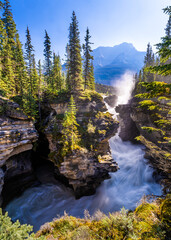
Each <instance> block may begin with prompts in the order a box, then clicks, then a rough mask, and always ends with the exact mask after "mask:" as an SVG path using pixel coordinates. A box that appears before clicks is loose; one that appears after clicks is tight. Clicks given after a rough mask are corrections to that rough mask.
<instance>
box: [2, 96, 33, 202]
mask: <svg viewBox="0 0 171 240" xmlns="http://www.w3.org/2000/svg"><path fill="white" fill-rule="evenodd" d="M0 106H1V113H0V196H1V192H2V188H3V184H4V177H5V176H6V174H7V173H9V172H10V170H11V172H13V173H12V174H13V175H19V174H22V173H25V170H24V169H25V167H24V161H23V162H22V163H20V164H19V162H18V161H17V158H15V159H13V161H10V160H9V159H10V158H11V157H13V156H16V155H18V154H21V153H23V152H28V151H29V150H31V149H32V148H33V143H34V142H35V141H36V140H37V131H36V129H35V127H34V123H33V122H32V121H31V120H29V119H28V117H27V116H26V115H25V114H24V113H23V112H22V111H21V110H19V105H18V104H16V103H13V102H10V101H9V100H6V99H1V98H0ZM21 165H23V166H22V168H21V171H20V167H21ZM25 165H26V163H25ZM26 169H27V170H26V171H28V168H26ZM29 171H30V168H29ZM1 202H2V201H1Z"/></svg>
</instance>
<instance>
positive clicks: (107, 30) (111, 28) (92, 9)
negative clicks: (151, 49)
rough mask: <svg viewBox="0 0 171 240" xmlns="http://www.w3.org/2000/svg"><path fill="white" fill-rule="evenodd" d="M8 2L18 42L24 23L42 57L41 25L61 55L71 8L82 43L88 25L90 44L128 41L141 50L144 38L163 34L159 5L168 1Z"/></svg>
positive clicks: (164, 20)
mask: <svg viewBox="0 0 171 240" xmlns="http://www.w3.org/2000/svg"><path fill="white" fill-rule="evenodd" d="M10 3H11V5H12V10H13V15H14V19H15V22H16V24H17V29H18V30H19V34H20V39H21V41H22V43H25V31H26V27H27V25H28V26H29V28H30V32H31V37H32V43H33V45H34V48H35V50H36V58H37V59H39V58H40V59H43V41H44V30H45V29H46V30H47V32H48V34H49V36H50V38H51V42H52V50H54V51H55V52H56V53H59V54H60V55H61V56H62V57H63V56H64V53H65V47H66V44H67V42H68V28H69V24H70V22H71V15H72V11H73V10H74V11H75V12H76V15H77V18H78V21H79V29H80V34H81V42H82V43H83V40H84V35H85V31H86V28H87V26H88V27H89V29H90V34H91V35H92V42H93V43H94V45H93V48H96V47H98V46H114V45H117V44H119V43H122V42H130V43H133V45H134V46H135V47H136V48H137V49H138V50H140V51H145V50H146V46H147V43H148V42H150V43H151V44H152V45H154V44H156V43H158V42H160V38H161V37H162V36H164V28H165V26H166V23H167V20H168V16H167V15H165V14H164V13H163V11H162V9H163V8H164V7H166V6H169V5H170V0H11V1H10Z"/></svg>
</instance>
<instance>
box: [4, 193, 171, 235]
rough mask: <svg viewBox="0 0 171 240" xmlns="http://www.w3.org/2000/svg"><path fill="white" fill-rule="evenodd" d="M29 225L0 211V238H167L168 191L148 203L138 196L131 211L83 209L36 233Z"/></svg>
mask: <svg viewBox="0 0 171 240" xmlns="http://www.w3.org/2000/svg"><path fill="white" fill-rule="evenodd" d="M31 230H32V227H31V226H27V225H20V224H19V222H18V221H17V222H16V223H12V222H11V220H10V218H9V217H8V216H7V214H6V215H5V216H3V215H2V212H0V239H3V240H6V239H8V240H13V239H17V240H20V239H21V240H22V239H29V240H33V239H49V240H52V239H58V240H65V239H66V240H67V239H68V240H71V239H73V240H76V239H79V240H80V239H81V240H83V239H84V240H95V239H97V240H98V239H99V240H101V239H106V240H107V239H108V240H109V239H117V240H123V239H125V240H131V239H132V240H133V239H137V240H138V239H141V240H152V239H153V240H162V239H163V240H164V239H170V238H169V236H170V235H169V234H170V231H171V195H168V196H167V197H166V199H161V198H159V199H157V200H155V201H153V202H151V203H149V202H148V201H146V200H142V203H141V204H140V205H139V206H138V207H137V208H136V209H135V211H134V212H132V211H129V212H128V211H127V210H125V209H124V208H123V209H122V210H121V211H120V212H116V213H111V214H109V216H107V215H105V214H103V213H102V212H100V211H97V212H96V213H95V214H94V216H92V217H91V216H90V215H89V213H88V212H87V211H85V217H84V219H80V218H76V217H72V216H68V215H67V214H65V215H64V216H63V217H61V218H57V219H54V220H53V222H50V223H46V224H44V225H43V226H42V227H41V229H40V230H39V231H38V232H37V233H36V234H31V235H30V234H29V232H30V231H31Z"/></svg>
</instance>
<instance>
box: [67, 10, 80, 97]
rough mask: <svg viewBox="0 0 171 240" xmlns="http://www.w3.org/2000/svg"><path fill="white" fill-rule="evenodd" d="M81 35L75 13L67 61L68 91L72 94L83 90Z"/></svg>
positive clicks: (71, 25) (70, 30) (70, 31)
mask: <svg viewBox="0 0 171 240" xmlns="http://www.w3.org/2000/svg"><path fill="white" fill-rule="evenodd" d="M79 35H80V33H79V29H78V21H77V18H76V15H75V12H73V14H72V22H71V24H70V28H69V44H68V51H69V54H68V59H67V69H68V73H67V77H68V80H67V82H68V89H70V91H71V93H75V92H79V91H81V90H83V79H82V58H81V45H80V36H79Z"/></svg>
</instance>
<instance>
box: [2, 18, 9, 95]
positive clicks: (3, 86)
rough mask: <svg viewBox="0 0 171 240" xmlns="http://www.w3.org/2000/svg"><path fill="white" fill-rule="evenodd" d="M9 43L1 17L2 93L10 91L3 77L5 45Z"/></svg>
mask: <svg viewBox="0 0 171 240" xmlns="http://www.w3.org/2000/svg"><path fill="white" fill-rule="evenodd" d="M6 44H7V34H6V30H5V26H4V22H3V21H2V19H1V18H0V94H2V95H5V94H6V93H7V92H8V86H7V79H6V77H5V78H4V77H3V71H4V56H5V51H4V50H5V47H6Z"/></svg>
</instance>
